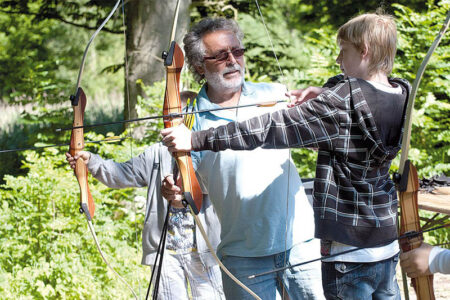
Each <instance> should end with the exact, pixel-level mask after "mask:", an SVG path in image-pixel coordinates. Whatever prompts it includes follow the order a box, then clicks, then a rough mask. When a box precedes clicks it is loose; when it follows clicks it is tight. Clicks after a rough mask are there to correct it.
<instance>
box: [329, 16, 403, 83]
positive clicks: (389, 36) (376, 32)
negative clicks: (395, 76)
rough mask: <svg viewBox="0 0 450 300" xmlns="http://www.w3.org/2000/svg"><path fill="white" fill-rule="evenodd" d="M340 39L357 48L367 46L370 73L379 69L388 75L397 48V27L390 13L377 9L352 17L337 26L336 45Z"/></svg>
mask: <svg viewBox="0 0 450 300" xmlns="http://www.w3.org/2000/svg"><path fill="white" fill-rule="evenodd" d="M342 41H345V42H349V43H351V44H353V45H354V46H355V47H356V48H357V49H359V50H363V49H364V46H367V49H368V51H369V57H370V63H369V69H368V72H369V74H370V75H372V74H374V73H377V72H379V71H381V72H383V73H385V74H386V76H388V75H389V74H390V73H391V72H392V67H393V65H394V57H395V52H396V50H397V27H396V25H395V22H394V17H392V16H391V15H386V14H383V13H382V12H381V11H377V12H376V13H370V14H363V15H360V16H357V17H354V18H353V19H351V20H350V21H348V22H347V23H345V24H344V25H342V26H341V27H340V28H339V30H338V33H337V43H338V45H339V44H340V43H341V42H342Z"/></svg>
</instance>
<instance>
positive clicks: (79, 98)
mask: <svg viewBox="0 0 450 300" xmlns="http://www.w3.org/2000/svg"><path fill="white" fill-rule="evenodd" d="M120 1H122V0H117V2H116V4H115V6H114V8H113V9H112V11H111V13H110V14H109V15H108V16H107V17H106V19H105V20H104V21H103V22H102V24H101V25H100V26H99V27H98V29H97V30H96V31H95V32H94V34H93V35H92V36H91V38H90V39H89V42H88V44H87V45H86V48H85V50H84V53H83V58H82V60H81V64H80V69H79V72H78V79H77V84H76V89H75V94H74V95H71V96H70V100H71V103H72V108H73V114H74V115H73V124H72V127H80V126H83V122H84V112H85V108H86V102H87V100H86V95H85V93H84V91H83V89H82V88H81V87H80V83H81V77H82V74H83V69H84V63H85V60H86V54H87V52H88V49H89V46H90V45H91V43H92V41H93V40H94V38H95V37H96V36H97V34H98V33H99V32H100V30H101V29H102V28H103V27H104V26H105V24H106V23H107V22H108V20H109V19H110V18H111V17H112V15H113V14H114V12H115V11H116V10H117V8H118V7H119V4H120ZM83 149H84V130H83V128H82V127H81V128H73V129H72V134H71V137H70V147H69V153H70V154H71V155H72V156H74V155H75V154H77V153H78V152H80V151H82V150H83ZM75 176H76V178H77V181H78V185H79V187H80V213H82V214H84V215H85V217H86V221H87V223H88V227H89V230H90V232H91V234H92V237H93V239H94V242H95V245H96V246H97V250H98V251H99V253H100V255H101V257H102V259H103V261H104V262H105V264H106V265H107V267H108V268H109V269H110V270H111V271H112V272H113V273H114V274H115V275H116V276H117V277H118V278H119V279H120V281H122V282H123V283H124V284H125V285H126V287H127V288H128V289H129V290H130V291H131V293H132V294H133V297H134V298H135V299H136V300H137V299H138V297H137V294H136V292H135V291H134V290H133V288H132V287H131V286H130V285H129V284H128V282H126V281H125V279H124V278H122V276H120V275H119V273H117V272H116V270H115V269H114V268H113V267H112V266H111V265H110V264H109V262H108V260H107V259H106V257H105V255H104V254H103V251H102V249H101V247H100V244H99V242H98V239H97V235H96V233H95V229H94V225H93V224H92V218H93V217H94V211H95V204H94V200H93V198H92V195H91V192H90V190H89V183H88V169H87V166H86V164H85V162H84V161H83V160H82V159H78V160H77V161H76V165H75Z"/></svg>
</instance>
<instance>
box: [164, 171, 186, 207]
mask: <svg viewBox="0 0 450 300" xmlns="http://www.w3.org/2000/svg"><path fill="white" fill-rule="evenodd" d="M178 181H179V183H180V184H181V178H178ZM161 194H162V195H163V197H164V198H166V200H167V201H169V202H170V204H171V205H172V206H173V207H176V208H183V207H184V205H183V203H182V202H181V201H182V200H183V199H184V196H183V191H182V189H181V188H180V187H179V186H178V185H176V184H175V181H174V180H173V175H172V174H170V175H167V176H166V177H164V179H163V181H162V185H161Z"/></svg>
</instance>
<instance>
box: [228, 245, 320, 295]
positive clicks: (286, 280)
mask: <svg viewBox="0 0 450 300" xmlns="http://www.w3.org/2000/svg"><path fill="white" fill-rule="evenodd" d="M317 257H320V243H319V240H316V239H313V240H311V241H308V242H304V243H301V244H298V245H295V246H294V247H292V248H291V249H290V250H288V251H286V252H281V253H277V254H274V255H269V256H263V257H238V256H223V257H222V262H223V264H224V265H225V266H226V267H227V269H228V270H230V272H231V273H232V274H233V275H234V276H236V277H237V278H238V279H239V280H240V281H241V282H242V283H243V284H245V285H246V286H247V287H249V288H250V289H251V290H252V291H253V292H255V293H256V294H257V295H258V296H259V297H260V298H261V299H262V300H274V299H275V297H276V290H277V289H278V291H279V292H280V294H281V295H283V293H287V295H288V296H289V299H290V300H295V299H302V300H303V299H324V296H323V290H322V284H321V273H320V262H314V263H311V264H307V265H303V266H299V267H295V268H290V269H287V270H284V271H279V272H276V273H271V274H267V275H264V276H260V277H256V278H253V279H248V276H249V275H253V274H258V273H262V272H266V271H271V270H273V269H276V268H280V267H283V266H284V265H287V266H288V265H293V264H295V263H299V262H304V261H307V260H310V259H314V258H317ZM222 282H223V290H224V293H225V297H226V299H233V300H234V299H239V300H244V299H249V300H250V299H251V300H254V299H253V297H252V296H251V295H250V294H248V293H247V292H246V291H245V290H244V289H242V288H241V287H240V286H238V285H237V284H236V283H235V282H234V281H233V280H232V279H230V278H229V277H228V275H226V274H225V273H223V272H222Z"/></svg>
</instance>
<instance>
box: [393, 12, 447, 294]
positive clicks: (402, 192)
mask: <svg viewBox="0 0 450 300" xmlns="http://www.w3.org/2000/svg"><path fill="white" fill-rule="evenodd" d="M449 22H450V11H449V12H448V13H447V17H446V19H445V21H444V24H443V26H442V28H441V30H440V31H439V33H438V35H437V37H436V38H435V40H434V42H433V44H432V45H431V47H430V49H429V50H428V52H427V54H426V56H425V58H424V60H423V61H422V63H421V65H420V67H419V70H418V71H417V74H416V78H415V80H414V83H413V86H412V89H411V94H410V95H409V99H408V105H407V108H406V118H405V124H404V132H403V138H402V153H401V158H400V165H399V174H400V175H399V176H397V183H398V186H397V189H398V192H399V202H400V212H401V216H400V235H403V234H405V233H408V232H420V231H421V227H420V218H419V212H418V190H419V179H418V176H417V170H416V168H415V166H414V165H413V164H412V163H411V162H410V161H409V160H408V152H409V146H410V139H411V128H412V111H413V108H414V100H415V97H416V94H417V90H418V87H419V84H420V81H421V79H422V76H423V73H424V72H425V69H426V67H427V64H428V62H429V60H430V58H431V56H432V54H433V52H434V50H435V49H436V48H437V46H438V45H439V43H440V41H441V40H442V38H443V36H444V34H445V31H446V30H447V28H448V26H449ZM422 242H423V235H422V234H421V235H418V236H417V237H413V238H407V239H400V246H401V248H402V251H403V252H408V251H410V250H412V249H415V248H418V247H420V245H421V244H422ZM412 284H413V286H414V289H415V291H416V294H417V298H418V299H419V300H423V299H431V300H433V299H435V296H434V287H433V276H432V275H428V276H421V277H417V278H413V279H412Z"/></svg>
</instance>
